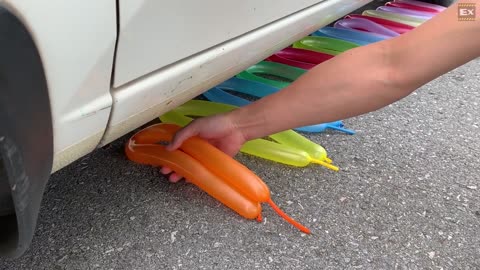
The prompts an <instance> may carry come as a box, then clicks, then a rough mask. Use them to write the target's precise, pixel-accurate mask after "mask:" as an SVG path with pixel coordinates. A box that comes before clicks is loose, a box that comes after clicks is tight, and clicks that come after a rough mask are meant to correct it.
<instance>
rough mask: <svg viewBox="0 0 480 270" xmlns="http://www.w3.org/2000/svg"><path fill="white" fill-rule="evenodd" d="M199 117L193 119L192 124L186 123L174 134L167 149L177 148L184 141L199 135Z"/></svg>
mask: <svg viewBox="0 0 480 270" xmlns="http://www.w3.org/2000/svg"><path fill="white" fill-rule="evenodd" d="M197 120H198V119H195V120H193V121H192V122H191V123H190V124H188V125H186V126H185V127H184V128H182V129H180V130H179V131H178V132H177V133H175V135H174V136H173V139H172V141H171V142H170V143H169V144H168V145H167V147H166V149H167V150H168V151H174V150H177V149H178V148H179V147H180V146H181V145H182V143H183V142H184V141H185V140H187V139H188V138H190V137H193V136H196V135H198V132H199V130H198V128H197V127H198V121H197Z"/></svg>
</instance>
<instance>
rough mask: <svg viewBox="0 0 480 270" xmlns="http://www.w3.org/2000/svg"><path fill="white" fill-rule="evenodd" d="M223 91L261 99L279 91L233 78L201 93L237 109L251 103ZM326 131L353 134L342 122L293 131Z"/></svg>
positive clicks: (271, 87)
mask: <svg viewBox="0 0 480 270" xmlns="http://www.w3.org/2000/svg"><path fill="white" fill-rule="evenodd" d="M224 90H231V91H235V92H239V93H243V94H248V95H252V96H254V97H259V98H262V97H265V96H268V95H270V94H273V93H275V92H277V91H278V90H279V89H278V88H276V87H273V86H270V85H266V84H263V83H259V82H254V81H249V80H244V79H239V78H236V77H234V78H231V79H229V80H227V81H225V82H223V83H221V84H219V85H217V86H216V87H213V88H212V89H210V90H208V91H207V92H205V93H203V96H204V97H206V98H207V99H208V100H210V101H213V102H219V103H225V104H230V105H234V106H238V107H242V106H245V105H248V104H250V103H251V101H249V100H246V99H244V98H241V97H239V96H235V95H232V94H230V93H228V92H226V91H224ZM327 129H334V130H338V131H342V132H345V133H347V134H350V135H353V134H355V131H353V130H350V129H346V128H344V124H343V122H342V121H335V122H330V123H324V124H317V125H311V126H305V127H300V128H295V130H297V131H303V132H324V131H325V130H327Z"/></svg>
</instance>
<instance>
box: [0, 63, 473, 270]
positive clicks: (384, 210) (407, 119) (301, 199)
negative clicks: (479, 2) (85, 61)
mask: <svg viewBox="0 0 480 270" xmlns="http://www.w3.org/2000/svg"><path fill="white" fill-rule="evenodd" d="M479 104H480V59H478V60H475V61H473V62H471V63H469V64H467V65H465V66H463V67H461V68H458V69H457V70H455V71H453V72H450V73H448V74H446V75H444V76H442V77H441V78H438V79H436V80H435V81H433V82H431V83H429V84H428V85H426V86H424V87H422V88H421V89H419V90H418V91H417V92H416V93H414V94H412V95H411V96H409V97H408V98H406V99H404V100H402V101H400V102H398V103H396V104H394V105H391V106H388V107H386V108H384V109H382V110H380V111H377V112H374V113H371V114H368V115H364V116H361V117H356V118H353V119H348V120H347V121H345V122H346V126H347V127H348V128H352V129H354V130H356V131H357V134H356V135H353V136H349V135H344V134H341V133H338V132H328V133H323V134H316V135H309V137H310V138H311V139H312V140H314V141H316V142H318V143H321V144H322V145H323V146H324V147H325V148H326V149H327V150H328V151H329V155H330V156H331V157H332V158H333V159H334V161H335V163H336V164H338V165H339V166H340V167H341V171H340V172H338V173H335V172H331V171H328V170H326V169H324V168H322V167H319V166H315V165H313V166H309V167H307V168H292V167H288V166H284V165H280V164H276V163H273V162H269V161H266V160H261V159H258V158H254V157H249V156H246V155H242V154H239V155H238V157H237V158H238V160H240V161H241V162H243V163H244V164H245V165H247V166H248V167H249V168H251V169H252V170H253V171H254V172H256V173H257V174H258V175H259V176H261V177H262V178H263V179H264V181H265V182H266V183H267V184H268V185H269V186H270V189H271V190H272V194H273V195H272V196H273V199H274V200H275V201H276V202H277V203H278V204H279V205H280V207H281V208H283V210H285V211H286V212H287V213H289V214H291V215H292V216H293V217H294V218H296V219H297V220H298V221H300V222H302V223H303V224H305V225H306V226H307V227H309V228H310V229H311V230H312V231H313V234H312V235H304V234H302V233H300V232H299V231H297V230H296V229H294V228H293V227H292V226H290V225H289V224H288V223H286V222H285V221H284V220H282V219H281V218H279V217H278V216H277V215H276V214H275V213H274V212H273V211H272V210H271V208H269V207H268V206H265V207H264V211H263V215H264V222H263V223H258V222H256V221H249V220H245V219H243V218H241V217H240V216H238V215H237V214H235V213H234V212H232V211H230V210H229V209H227V208H226V207H224V206H223V205H221V204H219V203H218V202H216V201H215V200H213V199H212V198H210V197H209V196H208V195H206V194H205V193H203V192H202V191H200V190H199V189H197V188H196V187H194V186H192V185H188V184H185V183H183V182H182V183H180V184H170V183H168V182H167V181H166V179H165V178H164V177H163V176H162V175H161V174H160V173H159V172H158V170H157V169H155V168H151V167H148V166H140V165H136V164H134V163H132V162H130V161H128V160H127V159H126V158H125V156H124V154H123V149H122V147H123V144H124V142H125V140H126V138H127V137H125V138H122V139H120V140H118V141H116V142H114V143H113V144H111V145H109V146H108V147H105V148H103V149H99V150H97V151H95V152H94V153H92V154H90V155H88V156H86V157H85V158H83V159H81V160H79V161H77V162H75V163H74V164H72V165H70V166H68V167H67V168H64V169H63V170H61V171H59V172H58V173H56V174H55V175H53V176H52V178H51V181H50V182H49V185H48V187H47V191H46V194H45V197H44V202H43V206H42V209H41V213H40V217H39V223H38V227H37V231H36V235H35V238H34V240H33V243H32V245H31V248H30V249H29V250H28V252H27V253H26V254H25V255H24V256H23V257H22V258H20V259H17V260H7V261H3V262H0V269H255V268H258V269H479V268H480V255H479V254H480V180H479V178H480V177H479V174H480V165H479V162H480V136H479V135H478V134H479V132H480V128H479V126H480V120H479V119H480V106H479ZM285 109H288V108H285Z"/></svg>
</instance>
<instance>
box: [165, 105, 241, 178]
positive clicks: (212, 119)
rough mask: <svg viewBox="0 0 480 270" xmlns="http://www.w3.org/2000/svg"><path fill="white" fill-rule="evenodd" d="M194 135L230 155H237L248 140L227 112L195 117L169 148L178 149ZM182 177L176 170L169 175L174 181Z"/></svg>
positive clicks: (180, 131)
mask: <svg viewBox="0 0 480 270" xmlns="http://www.w3.org/2000/svg"><path fill="white" fill-rule="evenodd" d="M193 136H198V137H200V138H202V139H205V140H207V141H208V142H209V143H211V144H212V145H213V146H215V147H217V148H218V149H220V150H222V151H223V152H225V153H226V154H228V155H230V156H234V155H236V154H237V153H238V151H240V148H241V147H242V145H243V144H244V143H245V141H246V139H245V136H244V135H243V134H242V132H241V130H240V129H239V128H238V127H237V125H236V124H235V122H234V121H233V120H232V118H231V117H230V114H228V113H225V114H218V115H213V116H208V117H203V118H198V119H195V120H194V121H192V122H191V123H190V124H189V125H187V126H185V127H184V128H183V129H181V130H179V131H178V132H177V133H176V134H175V136H174V138H173V140H172V142H171V143H170V144H169V145H168V146H167V150H169V151H173V150H176V149H178V148H179V147H180V146H181V145H182V143H183V142H184V141H185V140H187V139H188V138H190V137H193ZM161 172H162V173H163V174H169V173H171V172H172V170H171V169H170V168H167V167H162V168H161ZM181 179H182V176H181V175H178V174H177V173H175V172H174V173H172V174H171V175H170V176H169V180H170V182H173V183H176V182H178V181H180V180H181Z"/></svg>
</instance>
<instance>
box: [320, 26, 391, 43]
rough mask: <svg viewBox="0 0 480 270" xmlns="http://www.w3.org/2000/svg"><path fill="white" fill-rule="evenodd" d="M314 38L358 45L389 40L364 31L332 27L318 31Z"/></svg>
mask: <svg viewBox="0 0 480 270" xmlns="http://www.w3.org/2000/svg"><path fill="white" fill-rule="evenodd" d="M312 36H324V37H330V38H338V39H343V40H345V41H350V42H353V43H356V44H358V45H368V44H370V43H374V42H378V41H382V40H385V39H388V38H389V37H387V36H383V35H379V34H375V33H368V32H364V31H359V30H354V29H342V28H336V27H331V26H326V27H323V28H320V29H318V30H317V31H315V32H314V33H312Z"/></svg>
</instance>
